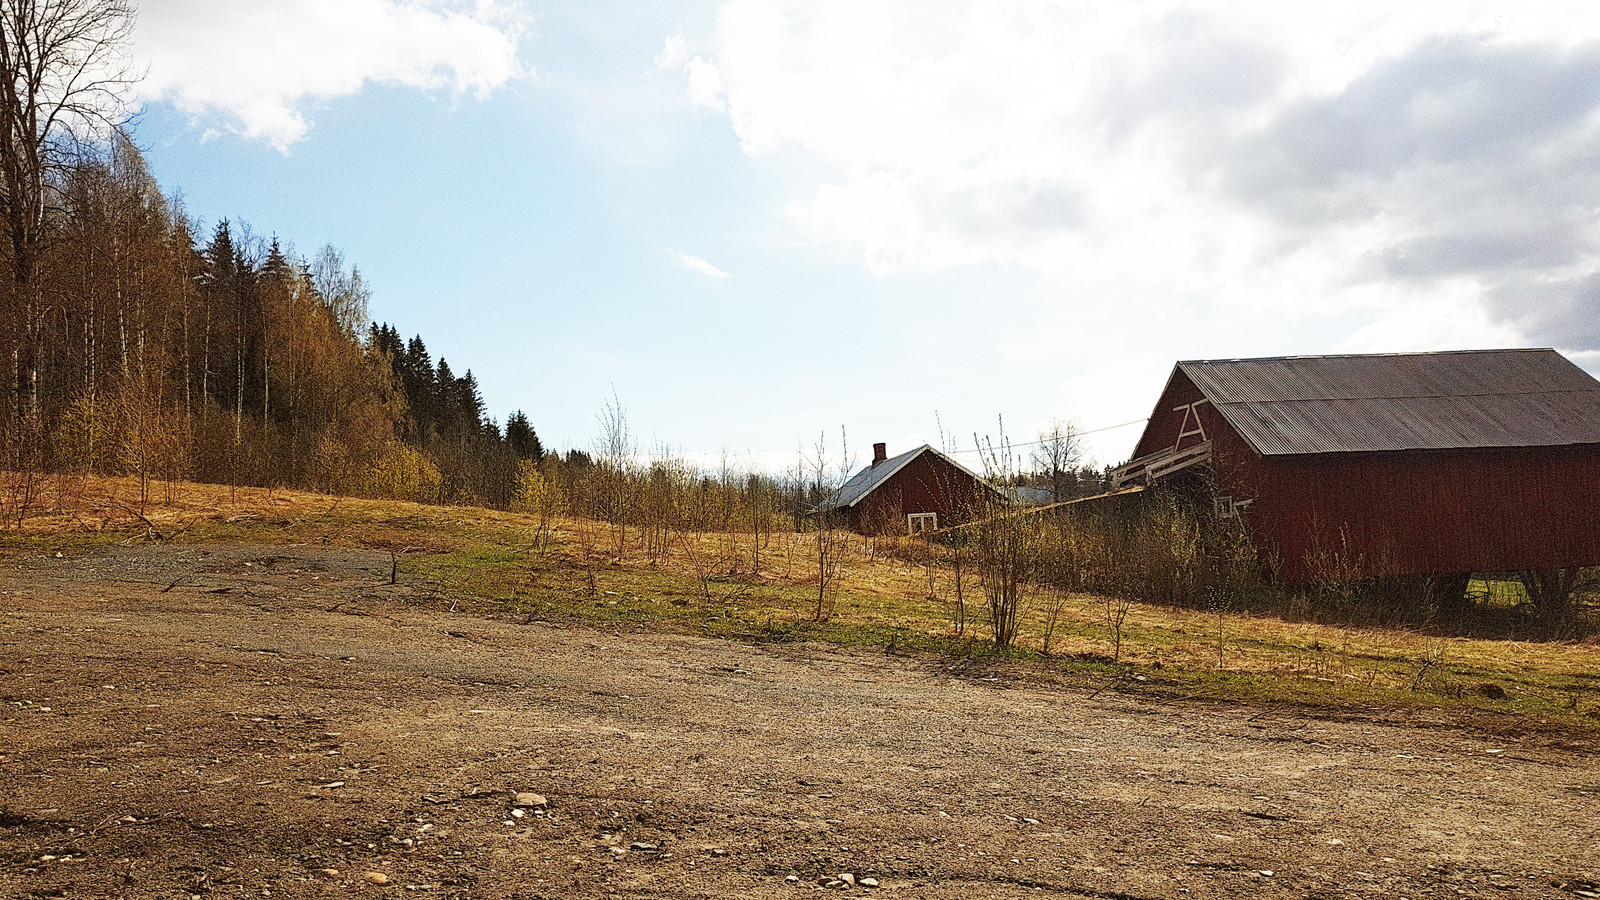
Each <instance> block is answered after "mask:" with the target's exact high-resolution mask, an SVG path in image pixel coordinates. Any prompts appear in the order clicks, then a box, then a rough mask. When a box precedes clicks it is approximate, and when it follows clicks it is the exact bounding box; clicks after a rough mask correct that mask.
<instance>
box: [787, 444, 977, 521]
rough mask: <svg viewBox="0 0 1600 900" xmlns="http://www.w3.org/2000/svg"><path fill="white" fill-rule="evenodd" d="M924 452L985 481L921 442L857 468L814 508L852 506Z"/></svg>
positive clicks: (824, 510)
mask: <svg viewBox="0 0 1600 900" xmlns="http://www.w3.org/2000/svg"><path fill="white" fill-rule="evenodd" d="M924 453H932V454H933V455H935V456H937V457H939V458H940V459H942V460H944V461H945V462H947V463H949V464H950V465H952V466H955V467H956V468H958V469H960V470H961V471H963V472H965V473H967V474H968V475H971V476H972V477H973V478H975V479H977V481H978V483H980V484H986V483H987V482H985V481H984V480H983V479H982V478H981V477H979V475H978V474H977V473H976V472H974V471H972V470H971V469H969V468H967V467H966V466H963V465H962V464H961V463H958V462H956V461H955V460H953V459H951V458H950V457H949V456H946V455H945V454H943V453H940V452H939V451H938V450H935V449H933V447H932V446H930V445H928V444H923V445H922V446H921V447H918V448H916V449H914V450H907V451H906V452H904V453H902V454H900V455H899V456H891V457H889V458H888V459H886V460H884V461H883V462H880V463H878V464H876V465H869V466H867V467H866V468H865V469H862V470H861V471H859V472H857V473H856V474H854V475H852V476H851V477H850V480H849V481H846V482H845V483H844V484H843V485H840V487H839V489H838V490H837V491H835V492H834V493H833V495H832V496H831V497H829V498H828V499H826V500H824V501H822V503H821V504H820V505H819V506H818V507H817V510H818V511H819V512H826V511H827V510H831V509H848V508H850V507H852V506H855V505H856V504H857V503H860V502H861V501H862V500H864V499H866V496H867V495H868V494H870V493H872V492H873V491H875V490H877V489H878V488H879V487H880V486H882V485H883V483H884V482H886V481H888V480H889V479H890V478H893V477H894V473H896V472H898V471H900V470H901V469H904V468H905V467H906V466H907V465H910V463H911V461H912V460H914V459H916V458H917V457H919V456H921V455H922V454H924Z"/></svg>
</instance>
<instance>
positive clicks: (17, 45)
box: [0, 0, 133, 433]
mask: <svg viewBox="0 0 1600 900" xmlns="http://www.w3.org/2000/svg"><path fill="white" fill-rule="evenodd" d="M132 28H133V7H132V5H131V4H130V3H129V2H128V0H0V82H3V83H0V228H4V230H5V239H4V242H3V245H0V250H3V253H4V255H5V257H6V260H5V265H6V267H7V269H8V270H9V271H8V274H9V275H10V276H11V277H10V278H9V279H7V281H8V283H7V284H5V285H4V287H3V288H0V293H3V296H4V298H5V299H4V305H3V307H0V323H4V324H3V325H0V328H3V329H4V332H3V333H0V340H3V341H4V342H5V345H4V347H3V348H0V352H4V354H5V360H4V363H3V364H4V365H5V366H6V368H7V370H8V371H7V372H6V377H7V378H8V379H9V380H10V381H11V384H10V385H9V386H8V387H9V388H10V390H7V391H6V392H5V393H6V394H8V395H9V396H8V397H7V398H6V399H7V400H9V401H10V403H9V405H10V409H8V410H5V412H6V413H8V414H9V416H8V418H9V419H10V420H11V423H12V424H15V423H17V422H19V421H20V420H22V419H23V418H24V417H29V418H37V415H38V412H39V392H40V389H41V385H40V384H39V375H40V370H41V363H42V355H43V353H44V348H43V347H41V346H40V344H41V343H42V335H43V329H44V323H45V320H46V317H47V315H48V313H49V310H48V309H46V307H45V300H44V297H43V295H42V292H41V291H40V290H39V277H38V276H39V267H40V258H41V254H42V251H43V249H44V244H45V235H46V234H47V231H46V227H45V222H46V215H47V211H48V210H49V208H50V206H51V200H50V191H51V187H52V185H55V184H59V183H61V181H62V177H61V176H62V173H63V172H64V170H65V168H66V167H67V166H68V165H69V164H70V163H71V162H72V160H73V159H74V158H75V157H76V156H78V155H79V154H78V151H79V149H80V147H81V145H82V144H83V143H84V142H86V141H93V140H94V139H96V138H102V139H103V138H109V137H110V136H111V135H112V134H113V133H114V131H115V129H116V128H117V127H118V126H119V125H120V124H121V122H122V119H123V118H124V116H125V110H126V105H125V103H124V95H125V92H126V90H127V88H128V87H129V85H130V84H131V83H132V81H133V77H132V74H131V71H130V69H129V67H128V64H127V62H126V56H125V52H126V48H127V45H128V42H129V37H130V34H131V31H132ZM6 430H7V431H11V432H12V433H15V431H14V430H12V429H6Z"/></svg>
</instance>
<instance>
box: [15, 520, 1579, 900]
mask: <svg viewBox="0 0 1600 900" xmlns="http://www.w3.org/2000/svg"><path fill="white" fill-rule="evenodd" d="M388 573H389V560H388V557H387V555H383V554H377V553H371V552H366V551H359V550H341V549H331V548H319V547H297V548H264V547H245V546H237V547H228V546H206V547H145V548H118V549H115V550H109V551H103V552H99V553H98V554H96V555H91V556H88V557H82V558H60V559H57V558H37V557H26V556H16V555H13V556H10V557H5V558H0V896H5V897H74V898H77V897H128V898H157V897H159V898H173V897H202V898H211V897H246V896H248V897H266V896H275V897H346V896H371V897H381V896H391V897H402V896H407V897H409V896H424V897H434V896H437V897H530V898H532V897H550V898H557V897H561V898H565V897H604V896H619V897H672V898H691V897H719V898H720V897H783V898H789V897H800V896H808V895H811V894H813V893H815V892H824V893H828V892H832V893H837V894H840V895H851V896H867V897H872V896H882V897H890V896H894V897H949V898H957V897H959V898H984V897H995V898H999V897H1035V896H1049V895H1055V896H1065V897H1097V898H1119V900H1129V898H1157V897H1161V898H1170V897H1185V898H1187V897H1378V896H1389V897H1411V898H1421V897H1459V896H1469V897H1506V898H1513V897H1551V896H1567V897H1572V896H1579V897H1597V896H1600V887H1597V886H1596V882H1597V881H1600V802H1597V801H1600V759H1597V757H1596V756H1595V754H1594V748H1593V747H1588V746H1581V745H1579V746H1566V745H1564V744H1563V741H1562V739H1561V738H1560V737H1559V736H1552V735H1548V734H1545V735H1541V734H1538V733H1532V734H1527V733H1520V732H1517V731H1516V730H1514V729H1513V728H1512V726H1513V725H1514V724H1515V723H1509V722H1507V723H1497V722H1494V721H1489V720H1484V719H1478V720H1475V721H1473V722H1471V723H1462V722H1452V721H1448V720H1445V719H1442V718H1441V717H1440V716H1439V715H1438V714H1436V713H1429V714H1425V715H1424V714H1418V713H1408V712H1404V711H1399V712H1397V711H1390V710H1372V711H1370V712H1369V713H1367V714H1360V715H1349V714H1341V715H1340V716H1338V717H1331V718H1330V717H1327V716H1324V717H1318V715H1316V714H1314V713H1313V712H1311V711H1307V710H1301V709H1294V708H1263V707H1248V706H1221V707H1219V706H1216V705H1196V704H1192V703H1185V702H1163V701H1159V700H1152V699H1148V698H1144V697H1140V696H1138V695H1130V694H1124V693H1120V692H1118V691H1117V690H1115V689H1111V688H1108V687H1106V686H1105V685H1100V686H1094V685H1090V686H1083V685H1058V684H1051V683H1047V682H1043V681H1040V680H1038V679H1036V678H1031V677H1029V676H1028V670H1026V669H1024V668H1007V667H995V666H989V667H979V666H975V665H971V664H963V663H953V662H952V661H950V660H947V659H943V658H930V657H900V656H896V655H891V654H887V653H884V652H882V651H866V650H839V649H835V648H830V647H826V646H817V645H767V646H746V645H741V644H736V643H729V642H723V641H716V640H710V639H705V638H699V637H696V636H693V635H684V634H678V633H660V632H654V631H633V632H622V633H618V632H606V631H596V630H592V629H588V628H582V627H575V626H563V625H556V624H551V623H542V622H524V621H522V620H521V619H518V618H511V617H505V616H499V615H495V614H491V613H487V612H485V611H483V610H481V609H469V608H468V607H467V606H465V605H463V604H460V603H453V602H452V600H451V599H450V598H448V597H438V596H432V595H429V594H427V593H426V592H424V591H420V590H417V589H414V588H411V587H408V586H406V585H404V584H401V585H399V586H390V585H388V584H387V581H388Z"/></svg>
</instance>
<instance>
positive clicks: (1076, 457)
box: [1032, 419, 1083, 503]
mask: <svg viewBox="0 0 1600 900" xmlns="http://www.w3.org/2000/svg"><path fill="white" fill-rule="evenodd" d="M1032 457H1033V468H1034V471H1036V472H1038V473H1040V474H1042V475H1044V476H1045V477H1047V478H1049V479H1050V499H1051V501H1052V502H1055V503H1060V502H1061V501H1063V500H1068V499H1071V498H1070V497H1069V496H1068V495H1069V494H1070V493H1071V492H1072V491H1071V485H1070V484H1069V482H1070V481H1071V480H1073V479H1075V477H1076V475H1077V471H1078V463H1079V462H1081V461H1082V459H1083V441H1082V439H1081V438H1079V437H1078V426H1077V425H1075V424H1073V423H1072V422H1071V421H1069V420H1065V419H1051V420H1050V424H1049V425H1047V426H1045V427H1044V428H1042V429H1040V431H1039V441H1038V443H1036V444H1034V446H1033V453H1032Z"/></svg>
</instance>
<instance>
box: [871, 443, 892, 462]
mask: <svg viewBox="0 0 1600 900" xmlns="http://www.w3.org/2000/svg"><path fill="white" fill-rule="evenodd" d="M888 458H889V445H888V444H873V445H872V464H873V465H877V464H878V463H881V462H883V461H884V460H886V459H888Z"/></svg>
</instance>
